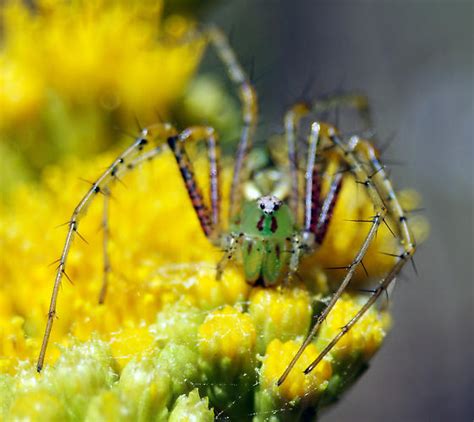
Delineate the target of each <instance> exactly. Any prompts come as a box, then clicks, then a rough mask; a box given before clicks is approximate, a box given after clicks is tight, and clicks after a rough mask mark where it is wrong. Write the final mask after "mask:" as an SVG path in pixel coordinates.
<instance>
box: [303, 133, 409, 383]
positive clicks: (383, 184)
mask: <svg viewBox="0 0 474 422" xmlns="http://www.w3.org/2000/svg"><path fill="white" fill-rule="evenodd" d="M330 140H331V141H332V142H335V143H336V144H337V145H338V146H341V145H342V143H341V141H340V140H339V139H338V138H337V136H336V135H334V134H333V135H332V136H330ZM350 143H351V144H352V149H353V150H354V151H356V152H360V155H362V156H363V158H365V160H368V162H369V163H370V165H371V166H372V167H373V168H374V170H375V172H373V173H372V174H371V175H367V177H366V178H365V179H364V178H360V176H362V173H360V175H358V176H357V177H358V178H359V179H360V180H361V181H363V184H364V186H366V187H367V188H368V189H370V187H371V186H373V187H374V188H375V190H376V191H377V193H378V194H379V195H380V196H379V198H386V200H387V204H388V205H387V208H388V211H389V213H390V215H391V216H392V217H394V218H395V219H398V228H399V232H400V236H401V244H402V246H403V248H404V251H403V253H402V254H400V255H399V256H398V258H399V261H398V262H396V263H395V265H394V266H393V267H392V269H391V270H390V271H389V272H388V274H387V275H386V276H385V277H384V278H383V279H382V281H381V282H380V283H379V285H378V286H377V288H376V289H375V290H374V291H373V293H372V295H371V297H370V298H369V299H368V300H367V301H366V303H365V304H364V305H363V306H362V308H361V309H360V310H359V311H358V312H357V314H356V315H354V317H353V318H352V319H351V320H350V321H349V322H348V323H347V324H346V325H345V326H344V327H342V328H341V331H340V332H339V334H337V335H336V336H335V337H334V338H333V339H332V340H331V341H330V342H329V344H328V345H327V346H326V347H325V348H324V350H323V351H322V352H321V353H320V354H319V356H318V357H317V358H316V359H315V360H314V361H313V362H312V363H311V364H310V365H309V366H308V367H307V368H306V369H305V371H304V373H305V374H308V373H309V372H311V371H312V370H313V369H314V368H315V367H316V365H317V364H318V363H319V362H321V360H322V359H323V358H324V356H326V355H327V354H328V353H329V352H330V350H331V349H332V348H333V347H334V346H335V345H336V344H337V342H338V341H339V340H340V339H341V338H342V337H343V336H344V335H345V334H347V332H348V331H349V330H350V329H351V328H352V327H353V326H354V324H355V323H356V322H357V321H358V320H359V319H360V318H362V316H363V315H364V314H365V313H366V312H367V310H368V309H370V307H371V306H372V305H373V304H374V303H375V301H376V300H377V299H378V298H379V296H380V295H381V294H382V292H383V291H386V290H387V288H388V287H389V286H390V284H391V282H392V281H393V280H394V279H395V278H396V276H397V274H398V273H399V272H400V270H401V269H402V267H403V265H405V263H406V261H407V260H408V259H410V258H411V257H412V256H413V254H414V252H415V244H414V242H413V236H412V234H411V232H410V229H409V227H408V224H407V221H406V217H405V215H404V213H403V210H402V207H401V205H400V202H399V201H398V199H397V196H396V194H395V191H394V190H393V187H392V184H391V183H390V180H389V179H388V177H387V175H386V173H385V171H384V169H383V166H382V165H381V164H380V161H379V160H378V158H377V155H376V151H375V149H374V147H373V146H372V145H371V144H370V143H369V142H367V141H364V140H361V139H359V138H358V137H353V138H352V139H351V140H350ZM345 151H347V150H345ZM348 161H349V160H348ZM358 161H359V164H358V166H360V165H361V164H360V163H361V162H362V160H361V158H359V159H358ZM350 164H351V166H353V164H352V163H350ZM354 172H355V169H354ZM356 174H357V173H356ZM382 201H383V199H382ZM382 218H385V217H382ZM379 224H380V220H379ZM333 299H334V298H333Z"/></svg>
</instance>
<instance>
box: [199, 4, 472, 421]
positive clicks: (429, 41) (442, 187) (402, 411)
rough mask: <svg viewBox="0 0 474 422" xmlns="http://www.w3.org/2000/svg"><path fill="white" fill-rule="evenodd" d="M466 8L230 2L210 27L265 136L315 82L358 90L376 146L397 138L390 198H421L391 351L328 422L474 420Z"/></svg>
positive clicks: (323, 88) (317, 86) (319, 89)
mask: <svg viewBox="0 0 474 422" xmlns="http://www.w3.org/2000/svg"><path fill="white" fill-rule="evenodd" d="M473 4H474V3H473V2H472V1H459V0H458V1H456V0H453V1H424V0H418V1H395V0H393V1H375V0H374V1H368V0H367V1H357V0H353V1H348V0H346V1H340V0H339V1H311V0H298V1H279V0H270V1H268V0H267V1H265V0H259V1H257V0H239V1H232V2H231V1H223V2H220V5H219V2H217V4H216V6H217V7H216V9H217V11H214V12H213V13H212V14H210V15H208V16H206V19H207V20H208V21H212V22H215V23H217V24H218V25H220V26H221V27H223V28H224V29H225V30H226V31H228V32H232V39H233V44H234V46H235V49H236V51H237V53H238V55H239V57H241V58H242V61H243V62H244V64H246V65H247V66H250V63H251V62H252V60H253V61H254V62H255V78H256V80H257V82H256V84H257V87H258V90H259V92H260V100H261V106H262V112H263V122H264V124H263V127H264V129H263V130H264V131H267V132H270V131H271V129H272V127H277V125H278V123H279V122H280V121H281V120H279V119H281V115H282V113H283V111H284V110H285V108H286V107H287V106H288V105H290V104H291V103H292V102H294V101H295V100H296V99H297V98H298V96H299V95H300V94H301V91H302V90H304V88H305V85H306V84H307V82H308V81H311V79H313V81H312V82H313V87H312V88H311V89H310V90H309V91H308V92H305V95H306V96H311V95H317V94H321V93H329V92H331V91H334V90H336V89H339V88H345V89H358V90H361V91H363V92H365V93H367V94H368V95H369V97H370V99H371V100H372V105H373V110H374V114H375V116H374V117H375V126H376V128H377V130H378V133H379V136H380V138H382V139H383V138H384V137H389V136H390V135H392V134H393V133H394V134H395V139H394V141H393V143H392V144H391V147H390V149H389V150H388V151H387V153H386V156H387V157H389V158H390V159H391V160H397V161H401V162H403V164H404V165H403V166H396V167H394V168H393V173H392V174H393V178H394V179H395V182H396V186H397V187H399V188H402V187H408V186H409V187H414V188H416V189H417V190H418V191H419V192H421V193H422V195H423V198H424V204H423V205H424V207H425V208H426V211H425V215H426V216H427V218H428V219H429V221H430V223H431V235H430V238H429V240H428V241H427V242H426V243H425V244H423V245H422V246H421V247H420V248H419V251H418V253H417V255H416V264H417V267H418V272H419V277H416V276H415V275H414V274H413V270H412V269H411V268H407V269H406V270H405V274H406V276H407V277H406V278H407V279H409V281H402V282H399V283H398V284H397V290H396V292H395V295H394V300H393V303H392V305H393V313H394V320H395V325H394V328H393V330H392V332H391V334H390V336H389V338H388V340H387V341H386V343H385V345H384V347H383V348H382V350H381V351H380V352H379V354H378V355H377V356H376V358H375V359H374V360H373V361H372V367H371V369H370V370H369V372H368V373H367V374H366V375H365V376H364V377H362V379H361V380H360V381H359V382H358V384H357V385H356V386H355V387H354V388H353V389H352V390H351V391H350V392H349V393H348V394H347V395H346V397H345V398H344V399H343V400H342V402H341V403H340V404H338V405H337V406H335V407H334V409H332V410H330V411H329V412H328V413H327V414H326V415H325V417H324V418H323V420H325V421H362V420H363V421H379V420H384V421H472V420H474V369H473V367H474V365H473V360H474V347H473V346H474V341H473V333H474V325H473V321H474V312H473V302H474V300H473V299H474V287H473V286H474V281H473V260H474V256H473V237H474V231H473V189H474V188H473V186H474V174H473V167H472V163H473V159H474V155H473V134H474V127H473V126H474V125H473V117H474V114H473V97H474V93H473V90H474V83H473V75H474V68H473V54H474V53H473V52H474V48H473V37H474V34H473V26H474V7H473ZM313 76H314V78H313Z"/></svg>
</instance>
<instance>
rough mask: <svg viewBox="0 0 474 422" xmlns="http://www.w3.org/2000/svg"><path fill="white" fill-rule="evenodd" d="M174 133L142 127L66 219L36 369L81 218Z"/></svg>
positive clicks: (41, 361)
mask: <svg viewBox="0 0 474 422" xmlns="http://www.w3.org/2000/svg"><path fill="white" fill-rule="evenodd" d="M175 133H176V131H175V129H174V128H173V127H172V126H171V125H169V124H157V125H154V126H150V127H149V128H146V129H143V130H142V131H141V133H140V136H139V137H138V138H137V139H136V140H135V142H133V144H132V145H130V146H129V147H128V148H127V149H125V150H124V151H123V152H122V153H121V154H120V155H119V156H118V157H117V158H116V159H115V160H114V161H113V162H112V164H111V165H110V166H109V167H108V168H107V169H106V170H105V171H104V172H103V173H102V174H101V175H100V176H99V178H98V179H97V180H96V181H95V182H94V183H93V184H92V187H91V188H90V189H89V190H88V191H87V192H86V194H85V195H84V196H83V197H82V199H81V200H80V202H79V203H78V204H77V206H76V208H75V209H74V211H73V213H72V215H71V218H70V220H69V222H68V231H67V235H66V240H65V242H64V246H63V250H62V253H61V257H60V258H59V261H58V267H57V270H56V277H55V280H54V287H53V292H52V294H51V301H50V305H49V310H48V317H47V322H46V328H45V332H44V336H43V342H42V344H41V350H40V353H39V356H38V362H37V366H36V369H37V371H38V372H41V369H42V368H43V364H44V358H45V355H46V349H47V347H48V342H49V337H50V335H51V330H52V327H53V322H54V318H55V316H56V304H57V298H58V293H59V288H60V286H61V281H62V278H63V276H65V277H66V278H67V274H66V262H67V258H68V256H69V250H70V249H71V245H72V241H73V239H74V236H75V235H76V234H77V230H78V227H79V222H80V220H81V219H82V218H83V217H84V216H85V214H86V212H87V209H88V207H89V205H90V204H91V203H92V202H93V201H94V199H95V198H96V197H97V194H99V193H108V192H109V187H110V185H111V184H112V183H113V182H114V181H117V180H120V179H119V176H120V175H122V174H124V173H126V172H127V171H128V170H129V165H130V164H131V163H132V162H133V160H134V159H135V158H136V157H137V156H140V154H143V149H144V148H145V146H146V145H147V144H148V143H149V142H150V141H151V140H153V141H156V142H158V145H159V144H160V142H162V141H163V140H165V139H166V138H168V137H170V136H172V135H173V134H175Z"/></svg>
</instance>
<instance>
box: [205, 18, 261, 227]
mask: <svg viewBox="0 0 474 422" xmlns="http://www.w3.org/2000/svg"><path fill="white" fill-rule="evenodd" d="M206 34H207V36H208V38H209V41H210V42H211V44H212V45H213V46H214V48H215V50H216V53H217V55H218V56H219V58H220V59H221V61H222V62H223V63H224V65H225V67H226V70H227V74H228V75H229V78H230V80H231V81H232V82H233V83H234V84H236V85H237V86H238V91H239V97H240V101H241V102H242V117H243V127H242V133H241V136H240V141H239V144H238V147H237V154H236V157H235V164H234V174H233V176H232V185H231V189H230V200H229V205H230V206H229V221H233V220H234V218H235V217H236V216H237V215H238V213H239V210H240V207H241V203H242V187H243V185H244V181H245V180H246V179H247V176H248V169H247V168H246V162H247V157H248V154H249V152H250V149H251V148H252V144H253V138H254V136H255V129H256V126H257V117H258V105H257V93H256V91H255V89H254V87H253V86H252V84H251V83H250V80H249V79H248V77H247V75H246V74H245V72H244V70H243V68H242V66H241V65H240V63H239V62H238V60H237V58H236V56H235V53H234V52H233V50H232V48H231V47H230V45H229V42H228V41H227V38H226V36H225V35H224V34H223V33H222V31H220V30H219V29H218V28H216V27H214V26H211V27H209V28H207V30H206Z"/></svg>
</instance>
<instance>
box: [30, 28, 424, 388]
mask: <svg viewBox="0 0 474 422" xmlns="http://www.w3.org/2000/svg"><path fill="white" fill-rule="evenodd" d="M203 35H204V36H205V37H207V39H208V41H209V43H210V44H211V45H213V46H214V48H215V50H216V53H217V55H218V56H219V57H220V59H221V60H222V62H223V63H224V65H225V67H226V70H227V73H228V76H229V78H230V79H231V80H232V82H233V83H234V84H235V85H236V86H237V88H238V92H239V97H240V100H241V102H242V109H243V110H242V115H243V128H242V133H241V137H240V142H239V144H238V148H237V153H236V157H235V164H234V172H233V177H232V182H231V190H230V198H229V201H230V202H229V208H230V209H229V224H228V226H229V230H228V232H227V231H225V230H224V229H223V225H222V220H221V203H220V200H221V195H220V172H219V170H220V147H219V142H218V134H217V133H216V131H215V130H214V129H213V128H211V127H208V126H194V127H190V128H187V129H185V130H183V131H181V132H179V131H177V130H176V129H175V128H174V127H173V126H172V125H171V124H168V123H160V124H155V125H153V126H150V127H147V128H145V129H143V130H141V133H140V134H139V136H138V137H137V139H136V140H135V142H134V143H133V144H132V145H131V146H129V147H128V148H127V149H126V150H125V151H124V152H123V153H122V154H121V155H120V156H119V157H117V158H116V159H115V160H114V161H113V163H112V164H111V165H110V166H109V167H108V168H107V170H105V171H104V172H103V174H102V175H101V176H100V177H99V178H98V179H97V180H96V181H95V182H94V183H93V185H92V187H91V188H90V189H89V190H88V191H87V193H86V194H85V195H84V197H83V198H82V200H81V201H80V202H79V203H78V205H77V206H76V208H75V209H74V211H73V213H72V216H71V219H70V220H69V223H68V224H69V228H68V233H67V236H66V240H65V243H64V247H63V251H62V254H61V257H60V259H59V260H58V268H57V273H56V278H55V283H54V288H53V293H52V297H51V303H50V308H49V312H48V319H47V324H46V329H45V334H44V338H43V343H42V347H41V351H40V355H39V358H38V363H37V370H38V372H40V371H41V369H42V368H43V364H44V359H45V354H46V349H47V346H48V341H49V337H50V334H51V329H52V324H53V321H54V317H55V315H56V302H57V295H58V290H59V287H60V284H61V280H62V277H63V276H66V277H67V275H66V271H65V268H66V261H67V257H68V254H69V250H70V248H71V244H72V240H73V238H74V235H75V234H76V233H77V230H78V226H79V221H80V219H81V218H82V217H83V216H84V214H85V211H86V209H87V207H88V206H89V205H90V203H91V202H92V201H93V200H94V198H96V197H97V196H98V194H99V193H102V194H103V197H104V201H105V203H104V228H105V230H104V280H103V285H102V289H101V293H100V297H99V303H103V301H104V299H105V295H106V291H107V280H108V278H107V274H108V272H109V261H108V254H107V240H108V239H107V233H108V230H107V203H108V199H109V196H110V185H111V184H112V182H114V181H115V180H116V179H117V178H118V177H119V176H120V175H123V174H124V173H126V172H128V171H131V170H132V169H134V168H136V167H137V166H138V165H139V164H140V163H142V162H144V161H148V160H150V159H152V158H153V157H155V156H157V155H158V154H160V153H161V151H162V150H163V148H165V147H168V148H170V149H171V151H172V152H173V154H174V156H175V158H176V161H177V164H178V167H179V170H180V172H181V175H182V178H183V180H184V183H185V186H186V189H187V191H188V194H189V197H190V199H191V202H192V206H193V207H194V210H195V212H196V215H197V217H198V219H199V222H200V225H201V228H202V230H203V232H204V234H205V235H206V236H207V238H208V239H209V241H210V242H212V244H214V245H215V246H216V247H219V248H223V249H224V250H225V253H224V256H223V258H222V259H221V260H220V262H219V263H218V264H217V274H216V277H217V279H219V278H220V277H221V275H222V272H223V271H224V269H225V266H226V264H227V263H228V262H229V261H231V260H235V259H240V260H241V261H242V263H243V270H244V273H245V278H246V280H247V282H248V283H250V284H253V285H254V284H256V283H261V284H262V285H263V286H274V285H278V284H281V283H284V282H291V280H292V277H293V275H294V274H295V273H296V271H297V270H298V266H299V263H300V261H301V258H302V256H304V255H307V254H311V253H313V252H314V251H315V250H316V249H317V248H318V247H319V246H320V245H321V244H322V243H323V242H324V238H325V235H326V233H327V229H328V226H329V223H330V221H331V217H332V212H333V209H334V206H335V204H336V202H337V199H338V194H339V191H340V189H341V185H342V183H343V171H340V172H337V173H336V174H335V175H334V176H333V177H332V181H331V184H330V188H329V191H328V193H327V194H326V196H325V197H324V198H322V197H321V175H322V174H323V173H324V171H325V168H326V165H327V162H328V160H329V158H328V155H329V154H332V155H331V156H332V157H333V158H334V157H336V158H337V160H338V162H340V168H341V169H345V171H348V172H351V173H352V175H353V177H354V178H355V179H356V181H357V182H358V183H360V184H362V185H363V186H364V187H365V189H366V191H367V194H368V196H369V198H370V200H371V201H372V203H373V206H374V215H373V218H372V219H371V220H370V223H371V225H370V229H369V230H368V233H367V235H366V237H365V240H364V241H363V243H362V244H361V245H360V247H359V249H358V252H357V253H356V255H355V257H354V259H353V261H352V263H351V264H350V265H348V266H347V267H345V268H346V270H347V272H346V274H345V276H344V278H343V279H342V280H341V283H340V285H339V287H338V289H337V290H336V291H335V292H334V293H333V295H332V297H331V299H330V300H329V302H328V303H327V305H326V307H325V308H324V310H323V311H322V312H321V314H320V315H319V316H318V317H317V320H316V322H315V324H314V326H313V327H312V329H311V330H310V332H309V333H308V335H307V337H306V339H305V341H304V342H303V344H302V345H301V347H300V349H299V351H298V352H297V354H296V355H295V356H294V358H293V360H292V362H291V363H290V364H289V365H288V367H287V368H286V370H285V371H284V373H283V374H282V375H281V377H280V379H279V380H278V385H280V384H282V383H283V382H284V381H285V379H286V377H287V376H288V374H289V372H290V371H291V369H292V368H293V366H294V365H295V363H296V361H297V360H298V359H299V357H300V356H301V354H302V353H303V351H304V350H305V348H306V347H307V346H308V344H309V343H310V342H311V340H312V339H313V337H314V336H315V335H316V333H317V331H318V329H319V327H320V325H321V323H322V322H323V321H324V320H325V318H326V317H327V315H328V314H329V312H331V310H332V308H333V307H334V305H335V303H336V302H337V300H338V299H339V298H340V296H341V295H342V293H343V292H344V290H345V289H346V287H347V286H348V284H349V282H350V280H351V278H352V277H353V275H354V272H355V270H356V268H357V267H358V266H359V265H360V264H361V263H362V259H363V258H364V256H365V254H366V252H367V250H368V248H369V246H370V244H371V243H372V241H373V240H374V238H375V235H376V233H377V230H378V227H379V226H380V224H381V223H382V222H384V221H385V220H384V219H385V217H388V216H390V217H391V219H392V220H393V221H394V222H396V224H397V230H396V231H397V232H398V235H399V238H400V244H401V247H402V250H403V252H402V253H401V254H400V255H397V257H398V260H397V261H396V263H395V264H394V266H393V267H392V269H391V270H390V271H389V272H388V273H387V274H386V275H385V276H384V277H383V278H382V279H381V280H380V281H379V283H378V286H377V287H376V288H375V289H374V290H372V291H371V292H370V295H369V297H368V299H367V301H366V302H365V304H364V305H362V307H361V308H360V310H359V311H358V312H357V314H356V315H354V316H353V318H352V319H351V320H350V321H348V322H347V323H346V325H345V326H344V327H342V328H341V330H340V332H339V334H338V335H337V336H335V338H334V339H332V340H331V341H330V342H329V344H328V346H327V347H326V348H325V349H324V350H323V351H322V352H321V353H320V355H319V356H318V357H317V358H316V359H315V360H314V362H312V363H311V364H310V365H309V366H308V367H307V368H306V370H305V373H309V372H310V371H312V370H313V369H314V367H315V366H316V365H317V364H318V362H320V361H321V359H322V358H323V357H324V356H325V355H326V354H327V353H328V352H329V351H330V350H331V349H332V347H334V345H335V344H336V343H337V342H338V341H339V339H340V338H341V337H342V336H344V335H345V334H346V333H347V332H348V331H349V330H350V329H351V327H352V326H353V325H354V324H355V323H356V322H357V321H358V320H359V319H360V318H361V317H362V316H363V315H364V313H365V312H366V311H367V310H368V309H369V308H370V307H371V306H372V305H373V304H374V303H375V301H376V300H377V298H378V297H379V296H380V295H381V294H382V292H383V291H386V290H387V288H388V287H389V285H390V284H391V283H392V281H393V280H394V279H395V278H396V276H397V274H398V273H399V272H400V270H401V268H402V267H403V265H404V264H405V263H406V261H407V260H408V259H410V258H411V257H412V256H413V254H414V252H415V244H414V240H413V236H412V234H411V232H410V229H409V227H408V224H407V219H406V217H405V215H404V212H403V209H402V207H401V206H400V202H399V201H398V199H397V196H396V194H395V191H394V189H393V188H392V185H391V182H390V180H389V178H388V176H387V174H386V172H385V170H384V167H383V166H382V164H381V163H380V161H379V158H378V153H377V151H376V149H375V148H374V147H373V146H372V145H371V143H370V142H368V141H367V140H364V139H362V138H361V137H359V136H350V137H343V136H340V135H339V134H338V130H337V128H336V127H334V126H332V125H329V124H327V123H323V122H320V121H317V120H315V121H313V122H312V124H311V129H310V133H309V135H308V137H307V146H306V147H307V148H306V149H307V158H306V160H305V165H303V164H302V160H301V155H302V154H301V152H299V151H298V148H297V142H296V140H297V138H298V135H299V132H300V129H301V120H302V119H303V118H308V117H309V118H311V117H312V116H316V115H317V114H318V113H320V112H322V111H327V110H329V109H332V108H335V107H338V106H343V107H352V108H354V109H356V110H357V111H358V112H360V114H361V116H362V117H363V118H366V119H367V118H368V105H367V104H368V103H367V99H366V98H365V97H364V96H360V95H351V94H348V95H339V96H335V97H331V98H327V99H325V100H321V101H315V102H314V103H312V104H306V103H297V104H295V105H294V106H293V107H291V108H290V109H289V110H288V111H287V113H286V114H285V118H284V124H285V137H286V143H287V150H288V165H287V166H286V168H284V169H277V170H276V171H277V174H276V177H274V179H275V180H274V183H271V185H272V191H271V192H262V189H261V186H259V184H258V183H256V182H255V181H254V180H250V181H249V179H250V176H251V173H252V170H255V169H251V168H249V167H250V166H249V164H248V163H249V159H248V157H249V153H250V151H251V149H252V144H253V139H254V136H255V129H256V125H257V116H258V107H257V95H256V92H255V90H254V88H253V86H252V84H251V83H250V81H249V79H248V77H247V76H246V74H245V72H244V71H243V69H242V67H241V65H240V64H239V63H238V61H237V59H236V56H235V54H234V52H233V51H232V49H231V48H230V46H229V43H228V41H227V39H226V37H225V36H224V34H223V33H222V32H221V31H220V30H219V29H216V28H214V27H211V28H208V29H206V30H205V31H204V33H203ZM202 140H204V141H206V142H207V151H208V161H209V182H210V201H209V202H210V207H208V206H207V205H206V204H205V202H204V199H203V195H202V193H201V190H200V189H199V186H198V184H197V181H196V178H195V176H194V171H193V166H192V163H191V162H190V160H189V158H188V155H187V152H186V145H187V144H188V143H190V142H198V141H202ZM149 145H151V146H152V148H151V149H147V146H149ZM316 157H318V160H316ZM303 168H304V170H305V173H304V183H303V186H301V184H302V183H301V180H300V177H299V173H300V170H302V169H303ZM274 176H275V175H274ZM286 181H288V183H286ZM248 183H251V184H252V186H253V188H254V191H256V192H257V193H258V195H257V196H258V197H257V198H256V199H252V200H248V199H246V198H245V194H244V188H245V186H247V185H248ZM260 185H262V184H260ZM285 186H286V187H287V188H286V189H285ZM254 196H255V195H254Z"/></svg>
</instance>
